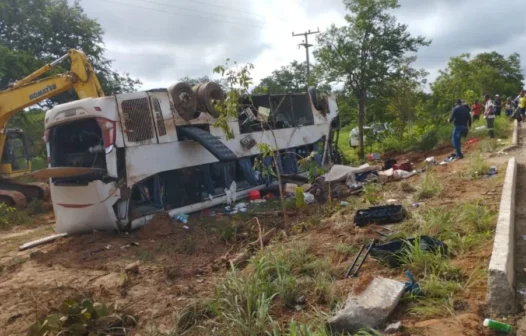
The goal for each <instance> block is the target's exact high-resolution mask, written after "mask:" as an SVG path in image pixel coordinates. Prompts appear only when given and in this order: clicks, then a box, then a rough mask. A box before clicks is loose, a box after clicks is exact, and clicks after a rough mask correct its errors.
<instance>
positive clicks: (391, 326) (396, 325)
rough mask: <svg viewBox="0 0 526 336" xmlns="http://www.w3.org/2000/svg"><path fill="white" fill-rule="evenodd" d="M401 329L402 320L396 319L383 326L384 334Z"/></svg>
mask: <svg viewBox="0 0 526 336" xmlns="http://www.w3.org/2000/svg"><path fill="white" fill-rule="evenodd" d="M400 329H402V321H398V322H396V323H391V324H389V325H388V326H387V327H386V328H385V331H384V332H385V333H386V334H396V333H397V332H399V331H400Z"/></svg>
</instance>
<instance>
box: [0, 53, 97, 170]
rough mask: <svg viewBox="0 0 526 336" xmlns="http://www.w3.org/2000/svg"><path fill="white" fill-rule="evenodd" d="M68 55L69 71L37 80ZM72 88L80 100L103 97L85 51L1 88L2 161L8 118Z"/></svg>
mask: <svg viewBox="0 0 526 336" xmlns="http://www.w3.org/2000/svg"><path fill="white" fill-rule="evenodd" d="M67 58H69V59H70V61H71V68H70V71H69V72H67V73H64V74H59V75H55V76H50V77H47V78H44V79H41V80H36V79H37V78H38V77H40V76H42V75H43V74H44V73H46V72H48V71H49V70H51V69H53V68H54V67H55V66H56V65H57V64H58V63H60V62H62V61H63V60H65V59H67ZM71 88H73V89H75V91H76V92H77V95H78V97H79V99H83V98H88V97H93V98H95V97H103V96H104V92H103V91H102V87H101V85H100V82H99V80H98V79H97V76H96V75H95V72H94V71H93V66H92V65H91V63H90V62H89V60H88V58H87V57H86V55H85V54H84V53H83V52H81V51H79V50H74V49H71V50H69V51H68V54H67V55H64V56H62V57H60V58H59V59H57V60H56V61H54V62H52V63H50V64H47V65H45V66H43V67H42V68H40V69H38V70H36V71H35V72H33V73H32V74H30V75H29V76H27V77H25V78H24V79H21V80H20V81H18V82H16V83H14V84H13V85H12V86H11V87H10V88H8V89H7V90H4V91H0V162H2V156H3V152H4V146H5V141H6V125H7V122H8V120H9V118H11V117H12V116H13V115H15V114H16V113H18V112H20V111H22V110H23V109H25V108H26V107H29V106H33V105H35V104H37V103H39V102H41V101H43V100H46V99H49V98H51V97H54V96H56V95H58V94H60V93H62V92H64V91H67V90H69V89H71ZM0 173H1V172H0Z"/></svg>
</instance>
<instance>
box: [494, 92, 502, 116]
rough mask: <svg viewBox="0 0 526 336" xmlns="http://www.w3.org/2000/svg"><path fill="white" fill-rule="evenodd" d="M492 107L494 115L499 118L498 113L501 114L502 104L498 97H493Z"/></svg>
mask: <svg viewBox="0 0 526 336" xmlns="http://www.w3.org/2000/svg"><path fill="white" fill-rule="evenodd" d="M494 105H495V115H496V116H500V113H501V112H502V102H501V100H500V96H499V95H495V102H494Z"/></svg>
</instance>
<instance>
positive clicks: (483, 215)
mask: <svg viewBox="0 0 526 336" xmlns="http://www.w3.org/2000/svg"><path fill="white" fill-rule="evenodd" d="M496 220H497V214H496V212H495V211H491V210H490V209H489V208H488V207H487V206H485V205H484V204H483V203H482V201H480V200H478V201H476V202H475V203H466V204H463V205H461V206H460V209H459V216H458V221H459V223H460V224H461V225H462V226H463V228H464V231H465V232H466V233H472V232H475V233H487V232H491V231H493V230H494V229H495V226H496Z"/></svg>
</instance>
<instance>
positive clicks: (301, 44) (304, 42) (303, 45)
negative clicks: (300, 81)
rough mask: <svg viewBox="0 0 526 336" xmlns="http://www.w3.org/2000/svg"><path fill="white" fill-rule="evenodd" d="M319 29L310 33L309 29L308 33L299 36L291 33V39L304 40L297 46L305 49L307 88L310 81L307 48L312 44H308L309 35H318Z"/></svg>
mask: <svg viewBox="0 0 526 336" xmlns="http://www.w3.org/2000/svg"><path fill="white" fill-rule="evenodd" d="M319 33H320V29H319V28H318V30H317V31H315V32H311V31H310V29H309V31H308V32H305V33H301V34H294V32H292V37H296V36H304V37H305V40H303V41H302V43H300V44H298V46H299V47H305V53H306V54H307V88H308V86H309V79H310V56H309V48H310V47H312V44H309V35H313V34H319Z"/></svg>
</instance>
